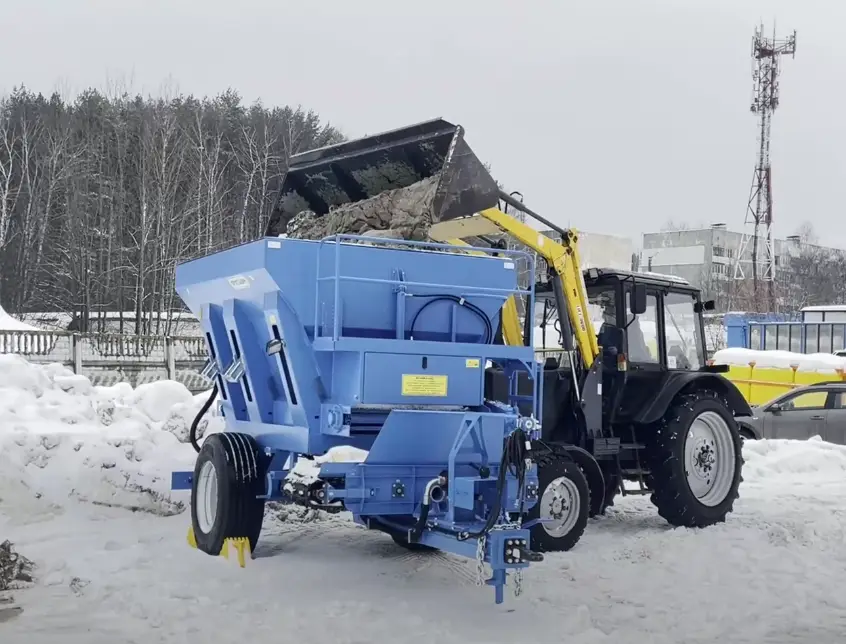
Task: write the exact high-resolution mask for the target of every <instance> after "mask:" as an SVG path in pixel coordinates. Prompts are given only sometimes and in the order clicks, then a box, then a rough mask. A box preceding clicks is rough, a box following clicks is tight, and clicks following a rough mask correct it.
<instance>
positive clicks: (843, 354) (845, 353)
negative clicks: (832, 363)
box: [834, 349, 846, 358]
mask: <svg viewBox="0 0 846 644" xmlns="http://www.w3.org/2000/svg"><path fill="white" fill-rule="evenodd" d="M834 355H836V356H837V357H838V358H846V349H838V350H837V351H835V352H834Z"/></svg>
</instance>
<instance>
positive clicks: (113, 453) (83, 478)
mask: <svg viewBox="0 0 846 644" xmlns="http://www.w3.org/2000/svg"><path fill="white" fill-rule="evenodd" d="M208 396H209V392H205V393H202V394H199V395H196V396H194V395H192V394H191V393H190V392H189V391H188V389H186V388H185V387H184V386H183V385H182V384H180V383H178V382H174V381H168V380H165V381H161V382H155V383H150V384H145V385H141V386H140V387H138V388H137V389H133V388H132V387H131V386H129V385H128V384H126V383H121V384H119V385H115V386H112V387H94V386H92V384H91V382H90V381H89V380H88V379H87V378H85V377H84V376H78V375H75V374H74V373H73V372H71V371H70V370H69V369H67V368H66V367H64V366H62V365H59V364H51V365H46V366H45V365H36V364H31V363H29V362H27V361H26V360H24V359H23V358H21V357H19V356H15V355H0V507H3V508H4V509H5V508H6V507H11V506H13V505H14V506H17V507H18V509H19V510H23V511H24V512H30V511H36V512H38V511H39V508H40V509H41V510H45V509H48V510H50V511H52V510H53V509H55V508H59V507H62V506H63V505H65V503H66V501H67V500H68V499H69V498H72V499H77V500H80V501H84V502H90V503H95V504H99V505H106V506H117V507H123V508H128V509H132V510H140V511H146V512H151V513H154V514H161V515H169V514H175V513H178V512H181V511H182V510H184V508H185V502H186V501H187V500H188V496H187V495H185V494H184V493H176V494H172V493H171V490H170V477H171V472H173V471H175V470H192V469H193V467H194V461H195V458H196V454H195V452H194V450H193V448H192V447H191V446H190V444H188V433H189V429H190V426H191V423H192V421H193V419H194V418H195V416H196V415H197V413H198V412H199V410H200V408H201V407H202V406H203V404H204V403H205V402H206V400H207V399H208ZM223 428H224V422H223V418H222V417H221V416H219V415H218V414H217V409H216V405H212V407H211V408H210V409H209V411H208V412H207V413H206V415H205V417H204V418H203V420H202V421H200V424H199V425H198V428H197V430H198V431H197V435H198V438H200V439H202V438H203V437H204V436H207V435H209V434H211V433H215V432H219V431H222V430H223ZM365 456H366V452H363V451H362V450H357V449H355V448H351V447H342V448H337V449H333V450H330V452H329V453H328V454H326V455H325V456H322V457H319V458H316V459H315V460H314V461H307V460H301V461H300V462H299V463H298V464H297V468H296V469H295V471H296V472H297V473H298V474H299V475H301V476H305V477H310V476H313V475H314V474H315V473H316V467H317V465H319V464H320V463H323V462H339V461H353V462H360V461H362V460H364V457H365ZM42 501H45V502H47V503H48V504H49V507H48V506H46V505H44V503H42Z"/></svg>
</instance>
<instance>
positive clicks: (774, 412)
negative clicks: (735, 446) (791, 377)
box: [739, 380, 846, 445]
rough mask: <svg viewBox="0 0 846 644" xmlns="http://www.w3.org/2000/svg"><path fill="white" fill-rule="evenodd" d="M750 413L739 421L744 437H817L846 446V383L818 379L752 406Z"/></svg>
mask: <svg viewBox="0 0 846 644" xmlns="http://www.w3.org/2000/svg"><path fill="white" fill-rule="evenodd" d="M752 412H753V416H751V417H745V418H743V419H742V420H741V421H740V427H739V429H740V434H741V436H742V437H743V438H744V439H750V438H751V439H761V438H791V439H796V440H802V439H808V438H811V437H812V436H820V437H821V438H822V439H823V440H824V441H827V442H829V443H837V444H838V445H846V382H843V381H839V380H838V381H835V382H820V383H816V384H813V385H806V386H803V387H797V388H796V389H793V390H792V391H789V392H788V393H786V394H782V395H781V396H779V397H777V398H775V399H773V400H771V401H770V402H768V403H766V404H764V405H755V406H753V407H752Z"/></svg>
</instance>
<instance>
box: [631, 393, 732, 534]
mask: <svg viewBox="0 0 846 644" xmlns="http://www.w3.org/2000/svg"><path fill="white" fill-rule="evenodd" d="M647 458H648V460H649V462H650V469H651V471H652V487H653V492H652V498H651V500H652V503H653V504H654V505H655V506H656V507H657V508H658V514H660V515H661V516H662V517H663V518H664V519H666V520H667V521H668V522H669V523H670V524H671V525H674V526H684V527H689V528H694V527H695V528H703V527H706V526H709V525H713V524H715V523H721V522H723V521H725V518H726V515H728V514H729V513H730V512H731V511H732V509H733V507H734V502H735V500H736V499H737V497H738V491H737V490H738V487H739V486H740V483H741V481H742V480H743V478H742V476H741V469H742V467H743V456H742V454H741V440H740V434H739V432H738V429H737V423H736V422H735V420H734V417H733V416H732V413H731V411H730V410H729V408H728V405H727V403H726V402H725V401H724V400H723V399H722V398H721V397H720V396H718V395H717V394H716V393H715V392H713V391H709V390H699V391H694V392H692V393H686V394H682V395H680V396H678V397H677V398H676V399H675V400H674V401H673V404H672V405H671V406H670V408H669V409H668V410H667V413H666V414H665V415H664V418H663V419H662V420H661V421H660V423H659V425H658V427H657V428H656V430H655V431H654V432H652V433H651V435H650V436H649V437H648V447H647Z"/></svg>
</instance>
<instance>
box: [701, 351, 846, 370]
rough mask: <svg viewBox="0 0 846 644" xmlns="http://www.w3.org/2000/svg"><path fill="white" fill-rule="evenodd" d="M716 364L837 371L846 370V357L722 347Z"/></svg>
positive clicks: (716, 356) (828, 354) (716, 358)
mask: <svg viewBox="0 0 846 644" xmlns="http://www.w3.org/2000/svg"><path fill="white" fill-rule="evenodd" d="M714 362H715V363H716V364H728V365H735V366H741V367H748V366H749V363H750V362H754V363H755V367H756V368H757V369H792V368H794V367H796V368H797V371H808V372H816V373H836V372H837V371H838V370H846V358H838V357H837V356H835V355H832V354H830V353H807V354H806V353H793V352H791V351H756V350H753V349H738V348H734V349H720V350H719V351H717V352H716V353H715V354H714Z"/></svg>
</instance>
